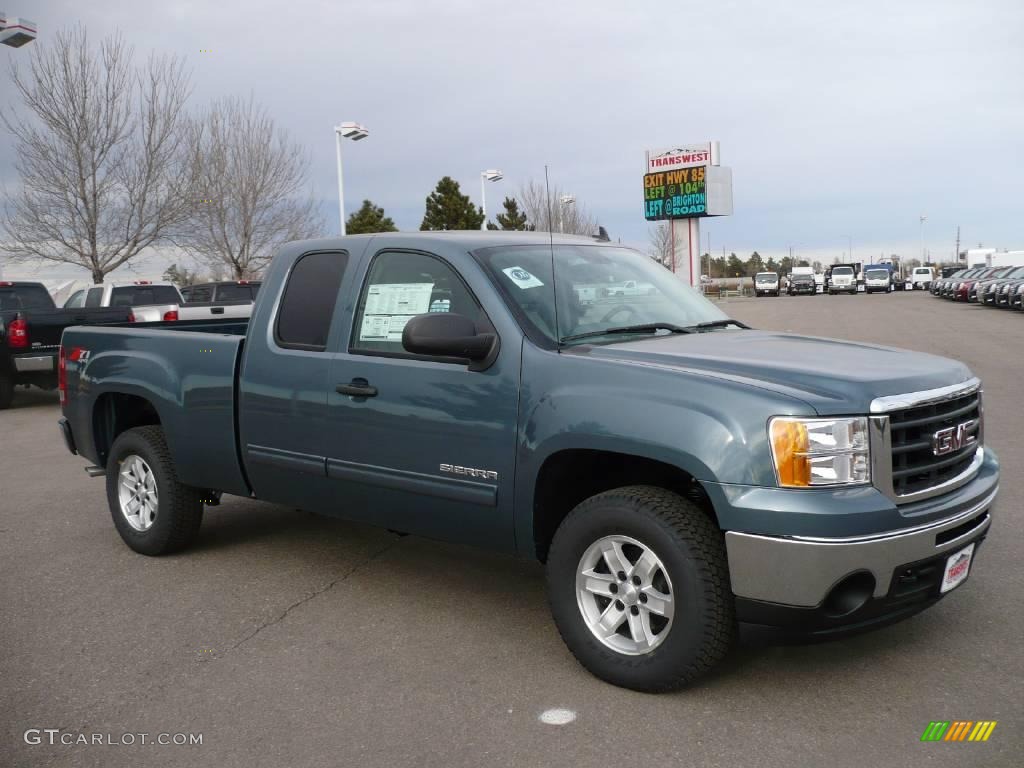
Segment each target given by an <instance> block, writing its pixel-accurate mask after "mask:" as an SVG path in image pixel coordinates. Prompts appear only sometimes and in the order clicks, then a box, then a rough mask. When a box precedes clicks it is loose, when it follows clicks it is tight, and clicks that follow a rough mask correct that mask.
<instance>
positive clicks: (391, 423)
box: [326, 236, 521, 549]
mask: <svg viewBox="0 0 1024 768" xmlns="http://www.w3.org/2000/svg"><path fill="white" fill-rule="evenodd" d="M407 242H408V241H407V240H406V241H401V243H396V245H395V247H393V248H388V247H387V239H386V238H383V237H380V236H378V237H377V238H376V239H375V240H374V245H375V246H377V248H376V251H375V253H374V254H373V255H372V258H369V259H368V260H367V262H368V264H367V268H365V269H364V270H363V275H364V276H363V279H362V280H361V281H360V291H359V294H358V300H357V301H356V306H355V311H354V313H353V316H352V318H351V320H350V321H349V322H348V323H347V328H346V330H347V331H348V333H347V334H346V337H345V338H344V339H342V340H340V341H341V343H340V344H339V346H338V352H337V354H336V355H335V357H334V362H333V364H332V366H331V373H330V378H329V384H330V386H329V388H328V393H327V398H328V405H329V407H328V413H329V417H328V418H329V421H328V425H329V426H328V429H327V430H326V434H327V435H328V440H329V442H328V445H327V449H326V450H327V475H328V478H329V480H330V481H331V484H332V490H333V492H334V494H335V497H336V499H337V500H338V509H339V512H340V513H341V514H343V515H344V516H346V517H354V518H361V519H365V520H367V521H369V522H372V523H374V524H377V525H385V526H387V527H390V528H394V529H396V530H401V531H407V532H411V533H421V534H425V535H428V536H431V537H435V538H444V539H449V540H453V541H461V542H466V543H472V544H477V545H482V546H488V547H492V548H504V549H510V548H512V546H513V544H514V542H513V533H512V502H513V498H512V488H513V485H514V474H515V448H516V442H515V440H516V416H517V409H518V394H519V368H520V352H521V336H517V335H516V334H514V333H511V332H508V331H507V330H505V331H499V330H498V328H497V327H496V326H495V324H494V323H492V319H491V317H489V315H488V313H487V312H486V311H485V310H484V308H483V306H482V303H481V301H480V300H479V299H478V298H477V296H478V294H480V292H481V291H482V290H486V289H489V285H487V284H486V281H485V278H484V277H483V275H482V274H481V273H480V270H479V267H477V266H476V264H475V263H474V262H472V261H471V258H470V257H469V256H468V254H466V253H464V252H463V253H461V254H458V253H455V254H449V256H450V258H446V257H444V256H442V255H440V254H438V253H428V252H424V251H411V250H408V249H405V248H402V247H400V245H404V244H405V243H407ZM471 280H473V281H475V284H471V282H470V281H471ZM488 292H489V291H488ZM480 295H482V294H480ZM492 296H493V294H492ZM492 300H493V301H495V302H496V301H497V299H496V297H493V299H492ZM491 309H492V311H494V310H498V309H503V307H497V306H495V305H494V304H492V305H491ZM426 312H453V313H459V314H462V315H466V316H467V317H469V318H471V319H472V320H473V321H474V322H475V323H476V325H477V328H478V331H488V332H494V333H497V334H498V336H499V338H500V339H501V348H500V352H499V354H498V359H497V360H496V361H495V363H494V364H493V365H492V366H491V367H490V368H488V369H487V370H485V371H471V370H469V369H468V367H467V365H466V364H465V363H464V362H463V363H460V362H453V361H451V360H443V359H442V360H439V359H433V358H428V357H424V356H422V355H413V354H409V353H407V352H406V351H405V350H404V349H403V347H402V343H401V334H402V328H403V327H404V325H405V323H406V322H407V321H408V320H409V318H410V317H412V316H415V315H417V314H422V313H426ZM503 319H504V318H503ZM353 387H355V388H356V389H355V390H353V389H352V388H353ZM360 390H361V391H363V392H365V393H366V394H365V395H362V394H360V393H359V392H360ZM353 391H354V392H355V393H354V394H353Z"/></svg>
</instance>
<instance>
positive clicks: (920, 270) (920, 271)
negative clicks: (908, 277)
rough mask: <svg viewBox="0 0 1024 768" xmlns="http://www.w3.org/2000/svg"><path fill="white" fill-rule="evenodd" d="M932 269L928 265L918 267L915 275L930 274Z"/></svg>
mask: <svg viewBox="0 0 1024 768" xmlns="http://www.w3.org/2000/svg"><path fill="white" fill-rule="evenodd" d="M931 273H932V271H931V270H930V269H928V267H918V268H917V269H915V270H914V274H915V275H930V274H931Z"/></svg>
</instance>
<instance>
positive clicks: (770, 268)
mask: <svg viewBox="0 0 1024 768" xmlns="http://www.w3.org/2000/svg"><path fill="white" fill-rule="evenodd" d="M764 271H765V272H778V271H779V265H778V262H776V261H775V257H774V256H769V257H768V261H767V262H765V265H764Z"/></svg>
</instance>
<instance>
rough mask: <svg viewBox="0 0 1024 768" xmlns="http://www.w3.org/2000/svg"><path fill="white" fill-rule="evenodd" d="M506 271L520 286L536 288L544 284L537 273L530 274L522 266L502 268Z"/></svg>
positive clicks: (509, 277) (510, 278)
mask: <svg viewBox="0 0 1024 768" xmlns="http://www.w3.org/2000/svg"><path fill="white" fill-rule="evenodd" d="M501 271H502V272H504V273H505V274H506V275H507V276H508V279H509V280H511V281H512V282H513V283H515V284H516V285H517V286H519V287H520V288H523V289H526V288H536V287H537V286H538V285H544V283H542V282H541V281H540V280H538V279H537V277H536V276H535V275H532V274H530V273H529V272H527V271H526V270H525V269H523V268H522V267H506V268H505V269H503V270H501Z"/></svg>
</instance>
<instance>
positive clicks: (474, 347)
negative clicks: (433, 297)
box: [402, 312, 498, 370]
mask: <svg viewBox="0 0 1024 768" xmlns="http://www.w3.org/2000/svg"><path fill="white" fill-rule="evenodd" d="M402 347H403V348H404V349H405V351H406V352H412V353H413V354H414V355H432V356H434V357H456V358H460V359H463V360H470V361H472V362H473V365H471V366H470V368H471V369H472V370H483V369H484V368H487V367H488V366H489V365H490V364H491V363H493V362H494V358H495V357H496V356H497V352H498V337H497V336H495V335H494V334H493V333H477V330H476V326H475V325H474V324H473V321H472V320H470V319H469V318H468V317H466V316H465V315H459V314H455V313H452V312H428V313H427V314H425V315H416V317H414V318H412V319H411V320H409V322H407V323H406V324H405V328H404V329H403V330H402Z"/></svg>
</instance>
